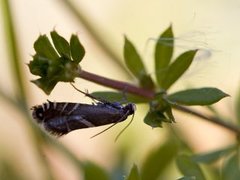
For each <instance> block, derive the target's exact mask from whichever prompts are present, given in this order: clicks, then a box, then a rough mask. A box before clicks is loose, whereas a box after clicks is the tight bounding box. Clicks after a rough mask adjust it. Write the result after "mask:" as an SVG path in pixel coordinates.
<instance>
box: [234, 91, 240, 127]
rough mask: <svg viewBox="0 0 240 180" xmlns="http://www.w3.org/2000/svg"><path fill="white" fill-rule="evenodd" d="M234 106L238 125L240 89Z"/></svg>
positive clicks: (239, 118)
mask: <svg viewBox="0 0 240 180" xmlns="http://www.w3.org/2000/svg"><path fill="white" fill-rule="evenodd" d="M236 100H237V101H236V105H235V112H236V117H237V121H238V124H240V87H239V90H238V94H237V98H236Z"/></svg>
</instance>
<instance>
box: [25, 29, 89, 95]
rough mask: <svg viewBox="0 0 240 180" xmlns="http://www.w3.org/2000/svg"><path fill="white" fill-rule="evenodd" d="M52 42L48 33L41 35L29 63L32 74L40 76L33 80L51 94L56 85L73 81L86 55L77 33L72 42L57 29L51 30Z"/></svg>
mask: <svg viewBox="0 0 240 180" xmlns="http://www.w3.org/2000/svg"><path fill="white" fill-rule="evenodd" d="M51 39H52V42H53V45H52V43H51V42H50V40H49V39H48V37H47V36H46V35H40V36H39V37H38V39H37V40H36V41H35V43H34V49H35V51H36V54H35V55H34V56H33V60H32V61H30V63H29V65H28V66H29V69H30V71H31V73H32V74H34V75H36V76H40V78H39V79H37V80H33V81H32V82H33V83H34V84H36V85H37V86H38V87H39V88H41V89H42V90H43V91H44V92H45V93H46V94H50V93H51V91H52V90H53V88H54V87H55V85H56V84H57V83H58V82H60V81H62V82H73V80H74V78H75V77H77V76H78V72H79V68H80V67H79V65H78V64H79V63H80V62H81V60H82V59H83V57H84V55H85V50H84V47H83V46H82V44H81V43H80V41H79V39H78V37H77V36H76V35H72V36H71V38H70V42H68V41H67V40H66V39H64V38H63V37H62V36H60V35H59V34H58V33H57V32H56V31H52V32H51Z"/></svg>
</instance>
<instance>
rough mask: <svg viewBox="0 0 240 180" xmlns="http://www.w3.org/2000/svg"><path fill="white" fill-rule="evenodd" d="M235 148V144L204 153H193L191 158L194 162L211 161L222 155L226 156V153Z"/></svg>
mask: <svg viewBox="0 0 240 180" xmlns="http://www.w3.org/2000/svg"><path fill="white" fill-rule="evenodd" d="M235 149H236V146H229V147H227V148H224V149H220V150H216V151H212V152H207V153H204V154H195V155H193V156H192V159H193V160H194V161H195V162H201V163H212V162H215V161H217V160H218V159H219V158H222V157H223V156H226V155H227V154H229V153H231V152H233V150H235Z"/></svg>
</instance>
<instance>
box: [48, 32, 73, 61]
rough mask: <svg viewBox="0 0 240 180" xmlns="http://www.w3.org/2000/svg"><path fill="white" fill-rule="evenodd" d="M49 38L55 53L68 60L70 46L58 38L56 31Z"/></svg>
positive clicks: (64, 40) (61, 38)
mask: <svg viewBox="0 0 240 180" xmlns="http://www.w3.org/2000/svg"><path fill="white" fill-rule="evenodd" d="M51 38H52V41H53V44H54V46H55V48H56V50H57V52H58V53H59V54H60V55H61V56H66V57H68V58H69V59H70V45H69V43H68V42H67V40H66V39H64V38H63V37H62V36H60V35H59V34H58V33H57V32H56V31H52V32H51Z"/></svg>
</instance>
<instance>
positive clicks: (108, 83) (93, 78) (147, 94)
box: [79, 70, 155, 99]
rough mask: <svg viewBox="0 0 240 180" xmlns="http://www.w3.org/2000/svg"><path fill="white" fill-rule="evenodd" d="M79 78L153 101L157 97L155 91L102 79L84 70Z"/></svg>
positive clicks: (80, 72)
mask: <svg viewBox="0 0 240 180" xmlns="http://www.w3.org/2000/svg"><path fill="white" fill-rule="evenodd" d="M79 77H80V78H82V79H85V80H88V81H92V82H95V83H97V84H100V85H103V86H107V87H111V88H113V89H117V90H120V91H124V92H129V93H132V94H135V95H138V96H142V97H145V98H147V99H153V98H154V96H155V93H154V92H153V91H149V90H147V89H143V88H139V87H137V86H134V85H132V84H130V83H126V82H122V81H117V80H112V79H109V78H106V77H102V76H99V75H96V74H93V73H90V72H87V71H84V70H80V71H79Z"/></svg>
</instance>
